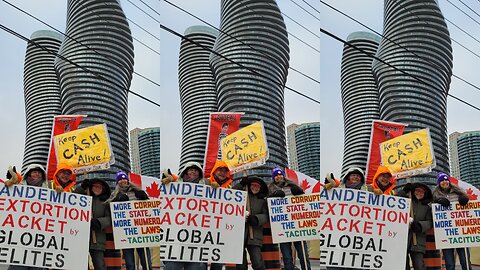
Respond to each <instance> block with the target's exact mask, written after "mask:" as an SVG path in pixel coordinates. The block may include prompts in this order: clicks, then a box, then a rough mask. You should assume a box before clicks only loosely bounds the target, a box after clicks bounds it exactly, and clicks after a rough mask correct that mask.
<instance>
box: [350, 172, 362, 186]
mask: <svg viewBox="0 0 480 270" xmlns="http://www.w3.org/2000/svg"><path fill="white" fill-rule="evenodd" d="M348 181H349V182H350V183H352V184H356V183H358V182H360V181H362V176H361V175H360V174H359V173H355V172H354V173H351V174H350V175H349V176H348Z"/></svg>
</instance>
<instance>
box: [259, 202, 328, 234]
mask: <svg viewBox="0 0 480 270" xmlns="http://www.w3.org/2000/svg"><path fill="white" fill-rule="evenodd" d="M267 200H268V210H269V214H270V215H269V216H270V225H271V227H272V242H273V243H284V242H295V241H301V240H315V239H319V238H320V236H319V233H320V222H319V218H320V193H315V194H309V195H302V196H288V197H284V198H268V199H267Z"/></svg>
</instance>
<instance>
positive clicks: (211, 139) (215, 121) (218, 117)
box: [203, 112, 243, 178]
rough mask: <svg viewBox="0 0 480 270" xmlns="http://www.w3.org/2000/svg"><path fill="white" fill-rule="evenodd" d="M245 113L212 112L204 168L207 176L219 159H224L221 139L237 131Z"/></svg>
mask: <svg viewBox="0 0 480 270" xmlns="http://www.w3.org/2000/svg"><path fill="white" fill-rule="evenodd" d="M242 115H243V113H229V112H218V113H210V119H209V122H208V133H207V145H206V147H205V158H204V160H203V170H204V175H205V177H207V178H208V177H210V172H211V170H212V168H213V165H215V161H216V160H217V159H222V152H221V148H220V141H221V140H222V139H223V138H225V137H227V135H229V134H231V133H233V132H235V131H237V130H238V128H239V127H240V117H241V116H242Z"/></svg>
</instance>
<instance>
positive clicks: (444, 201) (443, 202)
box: [435, 197, 450, 207]
mask: <svg viewBox="0 0 480 270" xmlns="http://www.w3.org/2000/svg"><path fill="white" fill-rule="evenodd" d="M435 202H436V203H439V204H441V205H442V206H443V207H449V206H450V201H449V200H448V199H447V198H445V197H442V198H439V199H437V200H436V201H435Z"/></svg>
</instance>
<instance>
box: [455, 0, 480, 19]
mask: <svg viewBox="0 0 480 270" xmlns="http://www.w3.org/2000/svg"><path fill="white" fill-rule="evenodd" d="M458 1H459V2H460V3H462V4H463V5H464V6H466V7H467V8H468V9H469V10H470V11H472V12H473V13H475V14H476V15H477V16H478V17H480V14H478V13H477V12H476V11H475V10H474V9H472V8H471V7H469V6H468V5H467V4H465V3H464V2H463V1H462V0H458ZM479 2H480V1H479Z"/></svg>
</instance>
